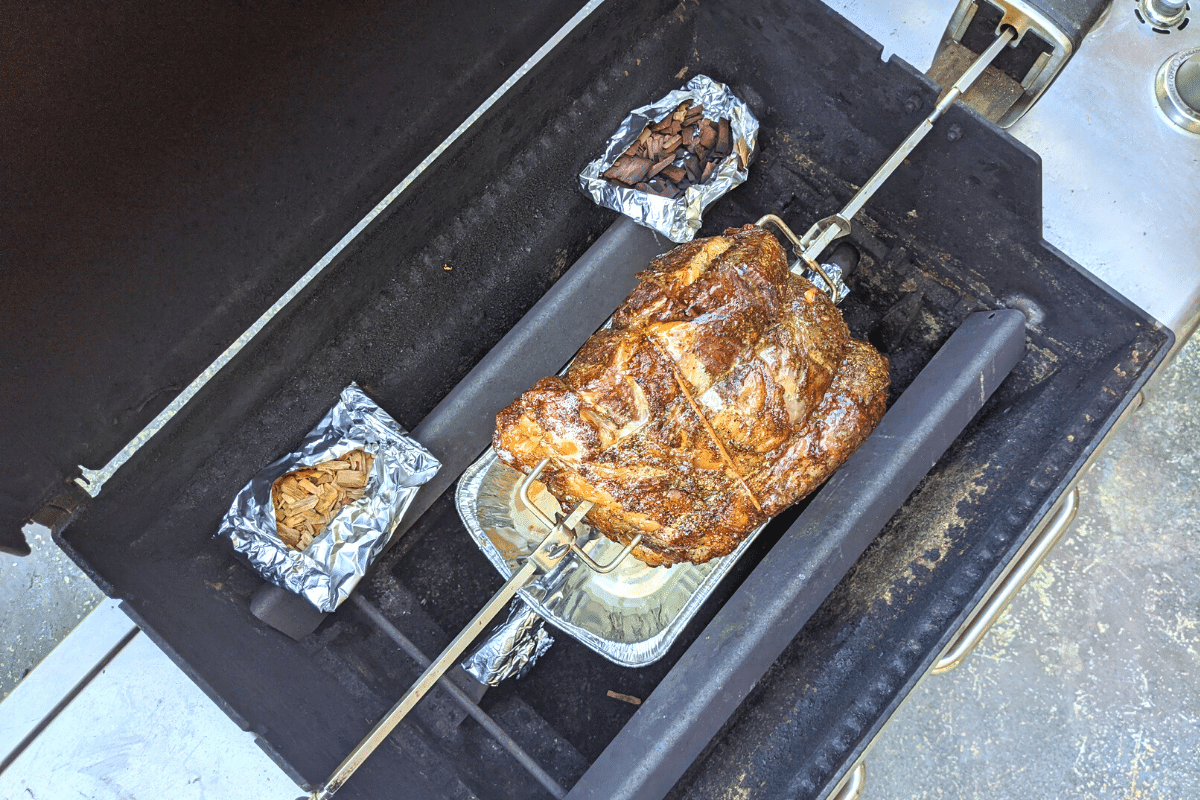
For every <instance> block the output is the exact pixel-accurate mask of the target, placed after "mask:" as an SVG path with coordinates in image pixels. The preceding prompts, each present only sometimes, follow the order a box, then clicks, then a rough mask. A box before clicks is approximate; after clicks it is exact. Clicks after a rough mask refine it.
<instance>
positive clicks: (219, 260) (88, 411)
mask: <svg viewBox="0 0 1200 800" xmlns="http://www.w3.org/2000/svg"><path fill="white" fill-rule="evenodd" d="M582 5H583V2H582V1H580V2H574V3H551V2H533V3H509V4H499V5H498V4H495V3H485V2H475V0H465V2H455V3H454V4H453V5H452V6H441V5H438V6H430V5H429V4H425V3H414V2H391V3H386V4H375V5H371V4H353V3H351V4H349V5H339V7H338V8H336V9H332V10H331V9H328V8H322V7H319V6H317V5H312V6H306V5H305V4H300V5H297V4H295V3H291V2H285V1H284V0H271V1H269V2H264V3H252V4H228V6H227V7H226V6H222V7H221V9H220V10H219V11H218V10H216V9H211V8H207V7H205V8H198V7H195V8H194V7H184V8H173V9H171V10H170V11H169V12H157V11H156V12H148V11H147V10H146V9H145V8H144V7H143V6H142V5H141V4H138V3H117V4H115V5H112V4H110V5H108V6H106V7H105V8H104V9H93V10H91V11H90V12H89V13H84V14H72V15H70V16H69V17H67V18H64V17H63V15H62V14H59V13H57V12H55V11H52V10H49V9H46V10H39V9H29V10H27V12H26V13H23V14H22V15H21V23H20V25H19V26H17V27H16V28H14V29H13V31H14V35H16V36H18V37H19V39H18V40H19V41H20V42H21V47H22V51H21V52H22V58H21V59H15V60H12V61H10V62H9V63H8V64H6V65H5V67H3V69H4V70H6V73H5V74H6V75H7V76H8V77H7V79H6V80H5V85H6V86H9V87H11V90H12V91H11V92H6V93H5V97H4V99H3V100H2V101H0V102H2V103H3V104H4V105H3V106H0V108H3V109H4V111H5V113H3V115H2V117H3V122H2V123H0V126H2V129H3V132H4V137H3V138H4V140H5V145H6V146H5V171H4V175H5V184H6V187H7V189H6V191H4V192H3V193H0V216H2V217H3V219H4V224H3V225H0V254H2V256H0V260H2V261H3V269H0V287H2V289H3V292H2V296H3V298H4V300H3V302H4V313H3V315H0V326H2V327H3V329H4V330H5V332H6V335H5V336H3V337H2V339H0V353H2V355H0V364H3V365H4V366H5V372H4V387H5V390H4V391H3V392H0V431H2V432H3V433H2V435H0V441H4V442H5V443H6V444H7V446H8V447H9V448H10V449H11V451H12V452H15V453H20V454H21V457H22V459H23V461H22V466H21V468H20V469H18V470H14V474H13V475H11V476H9V478H8V479H7V480H5V481H4V484H3V488H0V549H8V550H12V551H17V552H23V551H25V549H26V548H25V544H24V542H23V540H22V537H21V535H20V529H21V526H22V524H23V523H24V521H25V520H26V519H27V518H28V516H29V515H30V514H32V513H33V512H35V511H37V510H38V508H39V507H40V505H41V504H42V503H45V502H46V501H47V500H49V499H51V498H54V497H58V496H62V495H64V494H65V495H67V496H68V497H69V496H70V494H71V493H72V492H73V488H74V487H73V486H69V485H68V482H69V481H70V480H71V479H72V478H74V477H75V476H76V475H78V474H79V470H78V467H77V465H80V464H82V465H83V466H85V467H89V468H92V469H98V468H100V467H102V466H103V465H104V463H105V462H107V461H108V459H109V458H111V457H112V456H113V455H114V454H115V453H116V452H117V451H118V450H120V449H121V447H122V446H123V445H124V444H125V443H126V442H128V441H129V440H130V439H132V438H133V437H134V436H136V435H137V434H138V432H139V431H140V430H141V429H142V427H143V426H145V425H146V424H147V423H148V422H150V421H151V420H152V419H153V418H154V416H155V415H156V414H157V413H158V412H159V411H160V410H162V409H163V408H164V407H165V406H166V405H167V404H168V403H169V402H170V401H171V400H172V399H173V398H174V397H175V396H177V395H178V394H179V393H180V392H181V391H182V390H183V389H184V387H186V386H187V385H188V383H189V382H191V381H192V379H193V378H195V377H196V376H197V375H199V374H200V373H201V372H203V370H204V369H205V367H206V366H208V364H209V363H211V362H212V361H213V360H214V359H216V358H217V357H218V356H219V355H221V353H222V351H224V350H225V348H227V347H229V346H230V344H231V343H233V342H234V340H236V339H237V338H238V336H240V335H241V334H242V332H243V331H245V330H246V329H247V328H248V327H250V325H251V324H252V323H253V322H254V320H255V319H256V318H257V317H258V315H259V314H261V313H262V312H264V311H265V310H267V308H268V307H269V306H270V305H271V303H272V302H273V301H274V300H275V299H276V298H278V297H280V296H281V295H282V294H283V293H284V292H285V291H287V289H288V287H289V286H291V285H292V283H293V282H294V281H296V280H297V279H298V278H299V277H300V276H301V275H303V274H304V273H305V271H306V270H308V269H309V268H310V267H311V266H312V265H313V264H314V263H316V262H317V261H318V260H319V259H321V257H322V256H323V255H325V253H326V251H328V250H329V248H330V247H331V246H332V245H334V243H336V242H337V241H338V240H339V239H340V238H341V237H342V236H343V234H345V233H346V231H348V230H350V229H351V228H352V227H354V225H355V224H356V223H357V222H358V221H359V220H360V219H361V218H362V217H363V215H364V214H365V213H366V212H367V211H368V210H370V208H371V207H372V206H373V205H374V204H375V203H376V202H378V201H379V200H380V199H381V198H383V197H384V196H385V195H387V194H388V193H389V192H390V191H391V190H392V189H393V188H394V187H395V186H396V184H397V183H398V182H399V181H400V180H401V179H402V178H403V177H404V176H405V175H406V174H408V173H409V171H410V170H412V169H413V168H414V167H416V166H417V165H418V163H420V161H421V159H422V158H423V157H424V156H425V154H426V153H428V152H429V150H431V149H432V148H433V146H434V145H435V144H436V143H437V142H439V141H441V140H442V139H443V138H444V137H445V136H447V135H448V134H450V132H451V131H453V130H454V128H455V126H456V125H458V124H459V122H460V121H461V120H463V119H466V118H467V117H468V116H469V115H470V114H471V113H472V112H473V111H474V110H475V109H476V108H477V107H478V106H479V105H480V104H481V103H482V102H483V101H484V100H486V99H487V97H488V96H489V95H490V94H491V93H492V92H493V91H495V90H496V89H497V88H498V87H499V86H500V85H501V84H502V83H503V82H504V80H505V79H506V78H507V77H508V76H509V75H510V74H511V73H512V71H513V69H514V68H515V66H516V65H519V64H521V63H522V62H523V61H525V60H526V59H527V58H529V57H530V56H531V55H532V54H533V53H534V51H536V50H537V48H538V47H539V46H540V45H541V44H542V43H543V42H545V41H546V40H548V39H549V38H551V36H552V35H553V34H554V32H555V31H556V30H558V28H559V27H560V26H562V25H563V24H564V23H565V22H566V21H567V20H568V19H570V18H571V15H572V14H573V13H575V11H576V10H578V8H579V7H581V6H582ZM417 31H419V32H420V33H419V34H418V33H416V32H417ZM93 40H97V41H98V43H97V44H87V42H90V41H93ZM81 42H82V43H83V44H80V43H81ZM447 42H453V43H454V44H453V47H447V46H446V44H445V43H447ZM64 43H69V44H64ZM42 48H44V49H42ZM63 52H70V53H71V57H70V58H63V55H62V54H63ZM9 103H12V105H11V106H10V105H8V104H9ZM75 494H78V493H75ZM61 502H63V503H70V502H71V501H70V500H63V501H61Z"/></svg>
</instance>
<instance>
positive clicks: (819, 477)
mask: <svg viewBox="0 0 1200 800" xmlns="http://www.w3.org/2000/svg"><path fill="white" fill-rule="evenodd" d="M638 277H639V278H640V279H641V282H640V283H639V285H638V287H637V288H636V289H634V291H633V293H632V294H630V295H629V297H628V298H626V300H625V302H624V303H622V305H621V306H620V307H619V308H618V309H617V311H616V313H615V314H614V315H613V320H612V327H611V328H610V329H606V330H601V331H600V332H598V333H596V334H595V335H593V336H592V337H591V338H590V339H588V341H587V342H586V343H585V344H584V346H583V348H582V349H581V350H580V351H579V354H578V355H577V356H576V358H575V360H574V362H573V363H572V364H571V366H570V368H569V369H568V370H567V372H566V374H565V375H562V376H555V377H549V378H544V379H542V380H540V381H538V383H537V384H536V385H535V386H534V387H533V388H532V389H530V390H529V391H527V392H525V393H524V394H523V395H521V397H520V398H518V399H517V400H516V402H514V403H513V404H512V405H510V406H509V407H508V408H506V409H504V410H503V411H501V412H500V414H499V415H498V416H497V418H496V431H495V434H494V436H493V438H492V446H493V447H494V449H495V450H496V453H497V454H498V455H499V457H500V458H501V459H502V460H503V461H504V462H505V463H507V464H509V465H510V466H512V467H515V468H517V469H519V470H521V471H522V472H525V473H528V472H530V471H531V470H532V469H533V468H534V467H535V466H537V464H538V463H539V462H540V461H541V460H542V459H543V458H549V459H550V463H549V464H548V465H547V467H546V469H545V471H544V472H543V473H542V476H541V480H542V482H544V483H545V484H546V486H547V488H548V489H549V490H550V492H551V493H552V494H553V495H554V496H555V497H557V498H558V499H559V500H561V501H562V502H563V503H564V505H565V506H568V507H573V506H574V505H575V504H577V503H579V502H580V501H582V500H590V501H592V502H593V503H594V504H595V505H594V506H593V508H592V509H591V511H590V512H588V515H587V520H588V522H589V523H590V524H591V525H592V526H593V527H594V528H595V529H597V530H599V531H600V532H601V533H603V534H604V535H606V536H608V537H609V538H611V539H614V540H616V541H619V542H622V543H628V542H629V541H630V540H631V539H632V538H633V537H634V536H635V535H636V534H638V533H641V534H643V535H644V538H643V539H642V542H641V544H640V545H639V546H638V547H637V548H635V550H634V551H633V554H634V555H635V556H636V557H637V558H639V559H641V560H642V561H644V562H646V563H647V564H651V565H669V564H674V563H678V562H681V561H691V562H694V563H702V562H705V561H708V560H709V559H711V558H716V557H718V556H723V555H726V554H728V553H729V552H731V551H732V550H733V549H734V548H735V547H737V545H738V544H739V543H740V542H741V541H742V540H743V539H744V538H745V537H746V536H747V535H748V534H749V533H750V532H751V531H753V530H754V529H755V528H756V527H757V526H758V525H760V524H761V523H763V522H765V521H766V520H767V519H768V518H770V517H771V516H773V515H775V514H777V513H779V512H780V511H782V510H783V509H785V508H787V507H788V506H790V505H791V504H793V503H795V502H796V501H797V500H799V499H800V498H802V497H804V496H805V495H807V494H808V493H809V492H811V491H812V490H813V489H814V488H816V487H817V486H818V485H819V484H820V483H821V482H822V481H823V480H824V479H825V478H826V477H827V476H828V475H829V474H830V473H832V472H833V471H834V470H835V469H837V468H838V467H839V466H840V465H841V464H842V463H843V462H844V461H845V460H846V459H847V458H849V457H850V455H851V454H852V453H853V452H854V451H855V449H857V447H858V446H859V445H860V444H861V443H862V441H863V440H864V439H865V438H866V437H867V434H868V433H870V432H871V430H872V429H873V428H874V427H875V426H876V425H877V424H878V423H879V420H880V418H882V416H883V412H884V404H885V400H886V397H887V388H888V362H887V359H886V358H884V357H883V356H882V355H880V354H879V353H878V352H876V351H875V349H874V348H872V347H871V346H870V345H868V344H865V343H863V342H858V341H855V340H853V339H851V338H850V334H849V331H848V330H847V328H846V324H845V322H843V321H842V316H841V313H840V312H839V311H838V310H837V308H836V307H835V306H834V305H833V304H832V303H831V302H830V300H829V298H828V297H826V296H825V294H824V293H822V292H821V291H819V290H818V289H817V288H816V287H814V286H813V285H812V284H811V283H809V282H808V281H806V280H805V279H803V278H801V277H799V276H796V275H793V274H792V273H791V272H790V271H789V270H788V268H787V259H786V257H785V254H784V251H783V248H782V247H781V246H780V245H779V242H778V241H777V240H776V239H775V237H774V236H772V235H771V234H769V233H767V232H766V231H764V230H763V229H762V228H758V227H755V226H752V225H747V226H746V227H744V228H742V229H740V230H735V229H730V230H728V231H726V232H725V235H724V236H714V237H712V238H708V239H699V240H696V241H693V242H690V243H688V244H684V245H681V246H680V247H677V248H675V249H674V250H672V251H671V252H669V253H667V254H665V255H663V256H660V257H659V258H656V259H655V260H654V261H652V262H651V263H650V266H649V268H648V269H646V270H645V271H643V272H641V273H639V275H638Z"/></svg>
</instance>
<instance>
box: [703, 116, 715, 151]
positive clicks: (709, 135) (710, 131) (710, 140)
mask: <svg viewBox="0 0 1200 800" xmlns="http://www.w3.org/2000/svg"><path fill="white" fill-rule="evenodd" d="M716 143H717V126H716V125H714V124H713V122H712V120H710V119H704V120H701V121H700V144H702V145H704V146H705V147H707V148H708V149H709V150H711V149H712V148H713V146H714V145H716Z"/></svg>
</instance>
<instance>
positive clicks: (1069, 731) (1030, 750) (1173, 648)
mask: <svg viewBox="0 0 1200 800" xmlns="http://www.w3.org/2000/svg"><path fill="white" fill-rule="evenodd" d="M1163 373H1164V374H1163V376H1162V379H1161V383H1160V385H1159V387H1158V389H1157V392H1156V394H1155V395H1154V397H1153V398H1152V399H1151V400H1150V401H1148V402H1147V403H1146V405H1145V406H1144V407H1143V408H1142V409H1140V410H1139V411H1138V412H1137V413H1135V414H1134V415H1133V416H1132V417H1131V418H1130V420H1129V422H1128V424H1127V425H1125V426H1124V427H1123V428H1122V429H1121V431H1120V432H1119V433H1117V434H1116V435H1115V436H1114V437H1113V440H1112V442H1111V444H1109V445H1108V447H1107V450H1106V452H1104V453H1103V455H1102V456H1101V457H1100V458H1099V459H1098V460H1097V461H1096V463H1095V464H1094V466H1093V468H1092V469H1091V470H1090V471H1088V472H1087V474H1086V475H1084V476H1083V478H1082V479H1081V480H1080V481H1079V491H1080V495H1081V500H1082V502H1081V504H1080V510H1079V513H1078V515H1077V516H1076V519H1075V522H1074V523H1073V524H1072V525H1071V526H1070V528H1069V530H1068V531H1067V532H1066V533H1065V534H1064V536H1063V539H1062V541H1061V542H1059V544H1058V545H1057V546H1056V547H1055V548H1054V550H1053V551H1052V552H1051V553H1050V555H1049V556H1048V557H1047V558H1046V559H1045V561H1044V563H1043V564H1042V566H1041V568H1040V569H1038V570H1037V571H1036V572H1035V573H1034V575H1033V577H1032V578H1031V579H1030V580H1029V582H1028V584H1026V586H1025V589H1024V590H1023V591H1021V592H1020V593H1019V594H1018V595H1017V596H1016V598H1015V599H1014V600H1013V602H1012V604H1011V605H1010V606H1009V608H1008V610H1007V611H1005V612H1004V613H1003V614H1002V615H1001V616H1000V619H999V621H998V622H997V623H996V625H995V626H994V627H993V628H992V631H991V633H990V634H989V635H988V636H986V637H985V638H984V640H983V642H982V643H981V644H980V645H979V647H978V648H977V650H976V651H975V653H974V654H973V655H972V656H971V658H969V659H967V660H966V661H965V662H964V663H963V665H962V666H961V667H959V668H958V669H956V670H953V671H951V672H949V673H946V674H944V675H937V676H933V675H926V676H925V677H923V678H922V679H921V681H920V682H919V683H918V684H917V686H916V687H915V688H914V689H913V690H912V692H911V693H910V694H909V695H908V697H907V698H906V699H905V700H904V702H903V704H902V705H901V706H900V708H899V709H897V711H896V712H895V713H894V714H893V715H892V717H891V719H890V721H889V722H888V723H887V725H886V727H885V728H884V729H883V730H882V731H881V732H880V733H879V735H877V736H876V737H875V739H874V741H873V742H872V743H871V747H870V750H869V755H868V758H869V759H870V761H871V774H872V780H871V783H870V785H869V786H868V787H867V790H866V792H865V793H864V795H865V796H866V797H868V798H871V799H872V800H939V799H940V798H963V800H1025V799H1026V798H1030V797H1038V798H1040V797H1047V798H1078V799H1079V800H1108V798H1129V799H1130V800H1192V798H1196V797H1200V762H1198V761H1197V757H1196V748H1195V743H1196V742H1197V741H1200V691H1198V689H1200V680H1198V677H1197V676H1200V607H1198V606H1197V602H1196V601H1197V598H1198V597H1200V539H1198V538H1197V537H1196V535H1195V531H1196V530H1198V529H1200V491H1197V489H1198V487H1200V403H1197V402H1196V391H1195V387H1196V386H1197V385H1200V340H1197V339H1193V340H1192V341H1191V342H1189V343H1188V344H1187V345H1186V346H1185V347H1184V350H1183V352H1182V353H1181V354H1180V356H1179V358H1178V359H1177V360H1176V361H1175V362H1174V363H1173V364H1172V365H1170V366H1169V367H1166V368H1164V369H1163Z"/></svg>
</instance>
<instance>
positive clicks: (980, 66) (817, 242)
mask: <svg viewBox="0 0 1200 800" xmlns="http://www.w3.org/2000/svg"><path fill="white" fill-rule="evenodd" d="M1016 38H1017V33H1016V31H1015V30H1013V29H1011V28H1005V29H1003V30H1002V31H1000V33H999V35H997V36H996V40H995V41H994V42H992V44H991V45H989V46H988V49H987V50H985V51H983V53H981V54H980V56H979V58H977V59H975V61H974V63H972V64H971V66H970V67H969V68H968V69H967V71H966V72H964V73H963V74H962V76H961V77H959V79H958V80H956V81H955V82H954V84H953V85H952V86H951V87H950V88H949V90H947V91H946V92H945V94H944V95H943V96H942V98H941V99H940V100H939V101H938V103H937V105H936V106H935V107H934V109H933V111H931V112H930V113H929V116H927V117H925V119H923V120H921V123H920V124H919V125H917V127H916V128H914V129H913V131H912V133H910V134H909V135H908V136H907V137H906V138H905V139H904V141H903V142H901V143H900V146H899V147H897V148H896V149H895V151H894V152H893V153H892V154H891V155H890V156H888V158H887V160H886V161H884V162H883V164H882V165H881V166H880V167H879V169H877V170H875V174H874V175H872V176H871V177H870V178H869V179H868V180H867V182H866V183H864V184H863V185H862V187H861V188H860V189H859V190H858V192H856V193H855V195H854V197H852V198H850V202H848V203H846V205H845V206H844V207H843V208H842V210H841V211H839V212H838V213H837V214H834V215H833V216H829V217H826V218H825V219H823V220H820V221H818V222H816V223H814V224H813V226H812V227H811V228H809V229H808V232H807V233H805V234H804V236H802V237H801V242H802V244H803V249H802V252H801V253H800V254H799V255H800V257H801V258H802V259H804V260H805V261H806V262H807V263H808V265H809V267H810V268H812V269H813V270H815V271H817V272H820V267H819V266H818V265H817V259H818V258H820V256H821V254H822V253H823V252H825V248H827V247H829V245H831V244H833V242H834V241H835V240H836V239H838V238H840V237H842V236H845V235H847V234H848V233H850V226H851V223H850V220H852V219H854V215H855V214H857V213H858V212H859V211H861V210H862V208H863V206H865V205H866V204H867V201H869V200H870V199H871V198H872V197H873V196H874V195H875V192H877V191H879V187H881V186H883V183H884V181H886V180H887V179H888V178H889V177H891V175H892V173H893V172H895V171H896V169H897V168H898V167H899V166H900V165H901V164H902V163H904V159H906V158H908V156H909V154H910V153H912V151H913V150H915V149H916V147H917V145H918V144H920V143H921V140H922V139H924V138H925V137H926V136H927V135H929V132H930V131H931V130H933V124H934V123H935V122H937V120H938V118H939V117H941V116H942V114H944V113H946V109H948V108H949V107H950V106H952V105H954V101H955V100H957V99H958V98H959V96H960V95H961V94H962V93H963V92H965V91H966V90H967V89H969V88H970V86H971V84H972V83H974V82H975V81H976V80H978V79H979V76H980V75H982V74H983V71H984V70H985V69H987V66H988V65H989V64H991V63H992V62H993V61H995V60H996V56H998V55H1000V52H1001V51H1002V50H1004V48H1005V47H1007V46H1008V45H1009V44H1010V43H1011V42H1013V41H1014V40H1015V39H1016ZM826 283H827V284H829V285H830V286H832V285H833V284H832V282H830V281H829V279H828V278H826Z"/></svg>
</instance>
